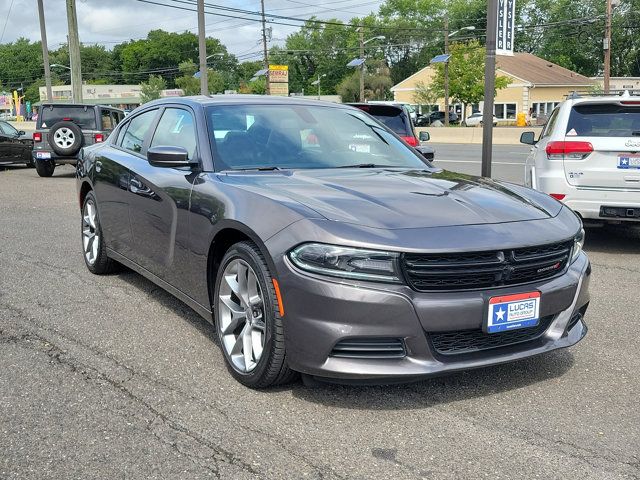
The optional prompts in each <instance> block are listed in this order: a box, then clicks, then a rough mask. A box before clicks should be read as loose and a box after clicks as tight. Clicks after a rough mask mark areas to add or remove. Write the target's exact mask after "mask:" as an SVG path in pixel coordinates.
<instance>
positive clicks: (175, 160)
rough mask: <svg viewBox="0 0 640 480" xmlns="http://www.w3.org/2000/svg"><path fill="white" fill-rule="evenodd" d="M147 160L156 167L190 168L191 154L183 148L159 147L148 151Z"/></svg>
mask: <svg viewBox="0 0 640 480" xmlns="http://www.w3.org/2000/svg"><path fill="white" fill-rule="evenodd" d="M147 160H148V161H149V164H150V165H153V166H154V167H166V168H175V167H189V166H191V165H192V164H193V162H191V161H190V160H189V152H187V150H186V149H185V148H183V147H169V146H157V147H151V148H150V149H149V150H147Z"/></svg>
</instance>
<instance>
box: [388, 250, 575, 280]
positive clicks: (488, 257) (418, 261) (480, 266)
mask: <svg viewBox="0 0 640 480" xmlns="http://www.w3.org/2000/svg"><path fill="white" fill-rule="evenodd" d="M572 247H573V240H571V241H566V242H560V243H553V244H549V245H541V246H535V247H526V248H518V249H513V250H492V251H488V252H473V253H447V254H424V253H406V254H404V255H403V256H402V260H401V265H402V270H403V272H404V276H405V278H406V279H407V282H408V283H409V285H410V286H411V287H412V288H413V289H415V290H418V291H421V292H428V291H439V290H465V289H473V288H490V287H500V286H505V285H518V284H522V283H529V282H533V281H536V280H542V279H545V278H550V277H553V276H555V275H557V274H558V273H560V272H562V271H563V270H564V268H565V267H566V266H567V263H568V262H569V257H570V256H571V249H572Z"/></svg>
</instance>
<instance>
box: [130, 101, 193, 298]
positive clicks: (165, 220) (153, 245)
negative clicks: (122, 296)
mask: <svg viewBox="0 0 640 480" xmlns="http://www.w3.org/2000/svg"><path fill="white" fill-rule="evenodd" d="M196 145H197V139H196V132H195V124H194V116H193V113H192V112H191V111H190V110H187V109H185V108H184V107H166V108H164V109H163V111H162V112H161V117H160V120H159V122H158V123H157V127H156V129H155V131H154V132H153V134H152V136H151V137H150V140H149V141H148V144H145V153H146V150H147V149H148V148H151V147H154V146H177V147H183V148H185V149H186V150H187V152H189V158H190V159H192V158H197V155H198V153H197V148H196ZM194 179H195V174H194V173H193V172H192V170H191V169H190V168H185V167H182V168H167V167H155V166H152V165H150V164H149V163H148V162H147V161H140V162H136V163H135V165H132V167H131V170H130V180H129V192H130V194H129V215H130V219H131V229H132V232H133V250H134V254H133V255H134V257H133V258H132V260H133V261H135V262H136V263H137V264H139V265H140V266H142V267H144V268H145V269H147V270H149V271H151V272H152V273H154V274H155V275H157V276H159V277H160V278H162V279H164V280H165V281H167V282H168V283H170V284H172V285H174V286H175V287H177V288H180V285H176V284H175V280H176V278H177V275H178V276H179V274H178V273H177V272H180V269H181V268H183V267H184V266H186V264H187V260H188V236H187V235H188V231H189V228H188V221H189V200H190V195H191V187H192V185H193V181H194Z"/></svg>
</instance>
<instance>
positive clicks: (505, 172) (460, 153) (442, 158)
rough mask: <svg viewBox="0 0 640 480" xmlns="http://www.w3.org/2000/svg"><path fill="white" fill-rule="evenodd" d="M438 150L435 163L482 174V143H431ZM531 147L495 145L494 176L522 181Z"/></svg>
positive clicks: (443, 166) (465, 171)
mask: <svg viewBox="0 0 640 480" xmlns="http://www.w3.org/2000/svg"><path fill="white" fill-rule="evenodd" d="M425 145H429V146H431V147H433V148H435V150H436V156H435V159H436V161H435V165H437V166H438V167H441V168H445V169H447V170H453V171H456V172H462V173H468V174H471V175H480V171H481V163H482V145H477V144H445V143H431V142H427V143H425ZM530 149H531V147H529V146H526V145H494V146H493V155H492V162H491V164H492V176H493V178H497V179H500V180H507V181H510V182H516V183H522V179H523V175H524V162H525V160H526V158H527V155H528V153H529V150H530Z"/></svg>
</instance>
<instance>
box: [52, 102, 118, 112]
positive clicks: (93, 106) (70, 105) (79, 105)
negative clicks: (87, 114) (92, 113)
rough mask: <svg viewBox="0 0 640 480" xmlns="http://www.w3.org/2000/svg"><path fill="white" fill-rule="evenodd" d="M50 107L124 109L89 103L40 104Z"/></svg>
mask: <svg viewBox="0 0 640 480" xmlns="http://www.w3.org/2000/svg"><path fill="white" fill-rule="evenodd" d="M50 107H87V109H89V108H90V109H92V110H93V109H94V108H96V107H100V108H108V109H109V110H117V111H118V112H122V111H123V110H122V109H120V108H116V107H111V106H109V105H89V104H88V103H43V104H42V105H40V108H41V109H45V108H50Z"/></svg>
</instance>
